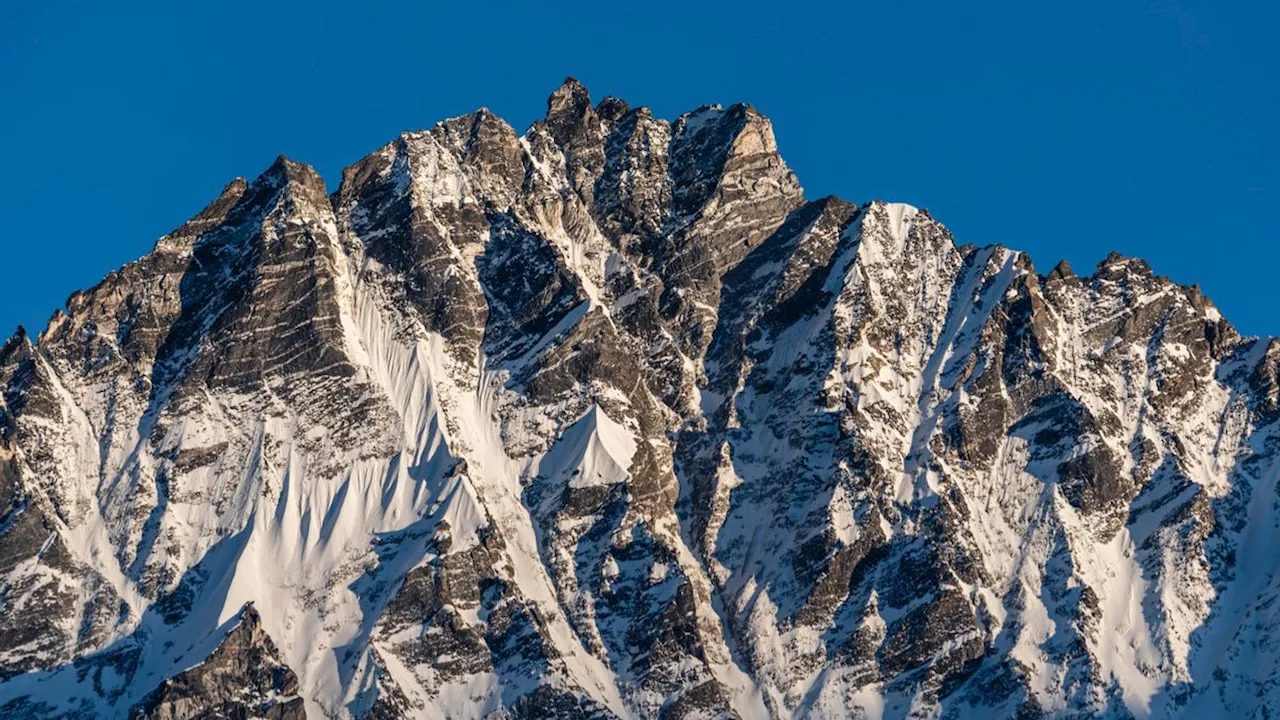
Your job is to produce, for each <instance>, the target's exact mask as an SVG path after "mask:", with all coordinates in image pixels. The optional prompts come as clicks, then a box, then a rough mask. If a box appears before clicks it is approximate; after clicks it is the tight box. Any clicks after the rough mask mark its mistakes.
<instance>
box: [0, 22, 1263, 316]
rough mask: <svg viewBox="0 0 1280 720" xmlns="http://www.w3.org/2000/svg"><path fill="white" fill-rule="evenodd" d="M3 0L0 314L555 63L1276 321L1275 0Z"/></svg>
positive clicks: (537, 110)
mask: <svg viewBox="0 0 1280 720" xmlns="http://www.w3.org/2000/svg"><path fill="white" fill-rule="evenodd" d="M126 4H127V5H128V7H122V6H121V5H120V4H116V3H107V2H66V1H65V0H48V1H47V2H18V3H14V4H13V5H11V6H10V7H8V8H7V10H6V12H5V13H4V15H5V17H4V19H3V20H0V99H3V105H2V106H3V110H0V150H2V151H3V160H4V172H3V173H0V271H2V272H3V276H2V277H0V335H7V334H8V332H9V331H10V330H11V329H12V328H13V326H15V325H16V324H17V323H20V322H21V323H24V324H26V325H28V326H29V327H31V328H33V329H36V328H42V327H43V326H44V324H45V321H46V320H47V318H48V316H49V314H50V313H51V312H52V311H53V310H54V309H55V308H57V307H60V306H61V304H62V303H63V301H64V300H65V298H66V297H67V295H69V294H70V293H71V292H72V291H73V290H75V289H77V288H82V287H88V286H90V285H92V284H94V283H95V282H97V281H98V280H99V279H100V278H101V277H102V276H103V275H104V274H105V273H107V272H108V271H110V270H112V269H113V268H116V267H118V266H120V265H122V264H124V263H125V262H128V261H130V260H132V259H134V258H137V257H139V256H140V255H142V254H144V253H145V252H146V251H148V250H149V249H150V247H151V246H152V244H153V243H154V242H155V239H156V238H157V237H159V236H160V235H162V234H164V233H165V232H167V231H168V230H170V229H172V228H173V227H175V226H177V225H179V224H180V223H181V222H182V221H183V220H185V219H186V218H187V217H189V216H190V215H191V214H193V213H194V212H196V211H197V210H199V209H200V208H201V207H202V206H203V205H204V204H205V203H206V202H207V201H208V200H209V199H211V198H212V197H214V196H215V195H216V194H217V193H218V191H219V190H220V189H221V188H222V187H223V185H225V184H226V182H227V181H228V180H230V179H231V178H232V177H235V176H238V175H239V176H248V177H253V176H256V175H257V174H258V173H259V172H261V171H262V170H263V169H265V168H266V167H267V166H268V165H269V164H270V163H271V161H272V159H273V158H274V157H275V156H276V155H277V154H279V153H282V152H283V153H285V154H287V155H289V156H290V157H292V158H294V159H296V160H301V161H304V162H308V163H311V164H313V165H315V166H316V168H317V169H318V170H319V171H320V172H321V174H322V175H324V177H325V178H326V180H327V181H328V182H329V184H330V189H331V190H332V189H334V188H335V187H336V183H337V181H338V179H339V177H340V171H341V168H342V167H343V166H345V165H347V164H350V163H352V162H355V161H356V160H357V159H359V158H360V157H361V156H363V155H365V154H366V153H368V152H369V151H371V150H373V149H375V148H376V147H378V146H380V145H382V144H384V143H386V142H387V141H389V140H390V139H392V138H393V137H395V136H396V135H397V134H398V133H399V132H400V131H402V130H406V129H417V128H424V127H429V126H431V125H432V124H434V123H435V122H436V121H437V120H439V119H442V118H445V117H449V116H452V115H457V114H460V113H463V112H467V111H470V110H472V109H475V108H477V107H480V106H487V107H489V108H490V109H492V110H493V111H494V112H496V113H498V114H499V115H501V116H503V117H504V118H506V119H507V120H508V121H509V122H510V123H511V124H512V125H514V126H515V127H516V128H517V129H519V130H523V129H524V128H525V127H527V126H528V124H529V123H530V122H532V121H533V120H534V119H535V118H537V117H538V116H540V115H541V114H542V113H543V111H544V109H545V101H546V96H547V95H548V94H549V93H550V92H551V91H552V90H553V89H554V88H555V87H556V86H557V85H559V83H560V82H561V80H563V78H564V77H565V76H566V75H574V76H577V77H578V78H579V79H581V80H582V82H583V83H584V84H585V85H586V86H587V87H588V88H589V89H590V90H591V92H592V96H593V98H595V99H597V100H598V99H600V98H603V97H604V96H605V95H607V94H612V95H617V96H620V97H623V98H625V99H626V100H628V101H629V102H630V103H631V104H633V105H648V106H650V107H651V108H653V109H654V111H655V113H656V114H658V115H661V116H665V117H668V118H671V117H674V116H676V115H677V114H679V113H680V112H682V111H684V110H688V109H692V108H695V107H697V106H699V105H702V104H705V103H714V102H719V103H724V104H730V103H733V102H738V101H745V102H750V103H752V104H754V105H755V106H756V107H758V108H759V109H760V110H761V111H762V112H764V113H765V114H766V115H768V116H769V117H770V118H771V119H772V120H773V122H774V129H775V132H776V134H777V137H778V143H779V145H780V146H781V149H782V152H783V154H784V156H785V158H786V159H787V161H788V162H789V163H790V165H791V167H792V168H793V169H794V170H795V171H796V173H797V175H798V176H799V178H800V181H801V183H802V184H803V185H804V187H805V189H806V191H807V192H808V194H809V195H810V196H811V197H820V196H822V195H826V194H832V193H834V194H837V195H840V196H842V197H845V198H846V199H849V200H852V201H855V202H862V201H864V200H868V199H872V198H881V199H886V200H898V201H903V202H909V203H912V204H915V205H918V206H923V207H927V208H929V209H930V211H931V212H932V213H933V214H934V216H935V217H937V218H939V219H940V220H941V221H942V222H943V223H945V224H946V225H947V226H948V227H950V228H951V229H952V231H953V232H954V233H955V235H956V238H957V240H958V241H959V242H961V243H973V244H977V245H984V244H988V243H1003V244H1006V245H1009V246H1011V247H1014V248H1018V249H1022V250H1026V251H1028V252H1030V253H1031V256H1032V258H1033V259H1034V261H1035V263H1036V266H1037V267H1038V268H1039V269H1040V270H1041V272H1047V271H1048V270H1049V269H1050V268H1051V267H1052V266H1053V265H1054V264H1055V263H1056V262H1057V261H1058V260H1059V259H1060V258H1066V259H1067V260H1069V261H1070V262H1071V264H1072V265H1073V266H1074V267H1075V268H1076V269H1077V271H1080V272H1089V271H1091V270H1092V268H1093V266H1094V265H1095V264H1096V263H1097V262H1098V261H1099V260H1100V259H1102V258H1103V257H1104V256H1105V255H1106V254H1107V253H1108V252H1109V251H1111V250H1119V251H1120V252H1122V253H1125V254H1128V255H1138V256H1142V257H1144V258H1146V259H1147V260H1148V261H1149V262H1150V263H1151V264H1152V266H1153V267H1154V268H1155V270H1156V271H1157V272H1159V273H1161V274H1164V275H1168V276H1170V277H1172V278H1173V279H1175V280H1177V281H1179V282H1182V283H1187V284H1190V283H1199V284H1200V286H1201V287H1202V288H1203V289H1204V290H1205V292H1206V293H1207V294H1208V295H1209V296H1210V297H1211V298H1212V299H1213V300H1214V301H1215V302H1216V303H1217V304H1218V305H1219V307H1221V308H1222V310H1223V312H1224V313H1225V314H1226V315H1227V317H1228V318H1230V319H1231V320H1232V321H1234V322H1235V323H1236V324H1237V326H1238V327H1239V328H1240V329H1241V331H1242V332H1245V333H1247V334H1280V313H1276V312H1274V311H1273V308H1274V307H1275V306H1276V305H1277V303H1276V299H1277V295H1276V293H1274V292H1273V288H1274V287H1275V286H1276V282H1275V279H1274V278H1276V276H1277V273H1278V271H1280V132H1278V130H1280V128H1277V115H1278V114H1280V82H1278V81H1277V74H1280V73H1278V71H1280V50H1277V47H1278V44H1277V43H1276V41H1275V40H1274V38H1273V37H1272V36H1273V34H1274V29H1275V28H1276V27H1277V26H1278V25H1280V9H1278V8H1277V5H1276V4H1274V3H1264V2H1235V3H1224V2H1221V1H1219V2H1211V1H1210V0H1187V1H1185V2H1178V1H1177V0H1161V1H1159V2H1147V1H1137V0H1111V1H1109V2H1095V1H1093V0H1081V1H1079V2H1074V3H1069V4H1067V3H1013V2H1009V3H986V4H983V6H982V7H960V4H954V3H942V2H891V1H890V0H881V1H880V2H877V3H875V4H866V3H835V2H832V3H805V2H790V3H772V2H755V1H754V0H743V1H741V2H734V3H723V2H682V3H666V2H657V1H654V2H647V3H638V2H610V3H535V2H523V3H504V2H453V3H449V4H444V5H439V4H435V3H403V4H386V3H380V4H378V7H362V5H371V4H372V3H354V2H341V3H334V2H324V1H320V2H314V3H305V4H304V3H264V2H256V3H239V2H219V3H200V4H199V5H201V7H198V8H197V7H195V5H196V4H195V3H155V4H150V3H126Z"/></svg>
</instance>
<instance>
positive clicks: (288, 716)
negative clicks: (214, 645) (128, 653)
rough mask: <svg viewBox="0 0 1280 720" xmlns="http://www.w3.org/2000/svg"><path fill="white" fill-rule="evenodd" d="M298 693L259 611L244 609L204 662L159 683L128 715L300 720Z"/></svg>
mask: <svg viewBox="0 0 1280 720" xmlns="http://www.w3.org/2000/svg"><path fill="white" fill-rule="evenodd" d="M297 693H298V677H297V676H296V675H294V674H293V671H292V670H290V669H289V668H287V667H285V666H284V665H283V664H282V663H281V662H280V658H279V654H278V652H277V650H276V646H275V643H273V642H271V638H269V637H267V636H266V634H265V633H264V632H263V631H262V619H261V618H260V617H259V615H258V612H257V611H256V610H254V608H253V605H246V606H245V609H244V611H243V612H241V614H240V616H239V617H238V618H237V619H236V624H235V626H234V627H233V628H232V629H231V631H230V632H228V633H227V634H226V636H225V637H223V639H222V642H220V643H219V644H218V649H217V650H214V651H213V654H211V655H210V656H209V658H208V659H207V660H205V661H204V662H202V663H200V664H199V665H197V666H195V667H193V668H190V669H188V670H184V671H182V672H181V673H179V674H177V675H175V676H173V677H171V678H169V679H167V680H165V681H164V682H162V683H160V687H158V688H156V689H155V690H154V691H152V692H151V693H150V694H148V695H147V697H145V698H144V699H143V701H142V702H141V703H140V704H139V705H138V707H136V708H135V709H134V711H133V713H131V715H132V717H134V718H138V719H139V720H142V719H144V718H145V720H205V719H208V720H212V719H214V718H233V717H244V718H249V717H254V718H267V719H268V720H304V719H305V718H306V712H305V711H304V710H303V703H302V698H300V697H298V696H297Z"/></svg>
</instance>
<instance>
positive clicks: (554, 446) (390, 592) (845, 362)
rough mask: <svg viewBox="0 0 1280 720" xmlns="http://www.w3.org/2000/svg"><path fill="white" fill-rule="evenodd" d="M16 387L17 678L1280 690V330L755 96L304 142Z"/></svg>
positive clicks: (215, 696)
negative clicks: (879, 157)
mask: <svg viewBox="0 0 1280 720" xmlns="http://www.w3.org/2000/svg"><path fill="white" fill-rule="evenodd" d="M0 389H2V390H3V392H0V714H3V715H5V716H15V717H85V718H91V717H93V718H96V717H155V718H161V717H163V718H196V717H226V716H241V715H243V716H266V717H279V718H296V717H308V718H313V719H315V718H348V717H357V718H400V717H406V718H408V717H415V718H416V717H421V718H437V717H449V718H479V717H490V716H496V717H623V718H632V717H635V718H640V717H659V716H661V717H672V718H695V717H740V718H769V717H773V718H791V717H849V716H854V717H857V716H866V717H907V716H913V717H957V718H959V717H992V716H996V717H1004V716H1019V717H1038V716H1049V717H1080V716H1099V717H1116V718H1122V717H1123V718H1127V717H1174V716H1184V715H1193V714H1203V715H1207V716H1233V717H1267V716H1269V715H1271V714H1274V713H1276V712H1280V690H1277V687H1280V685H1278V684H1277V680H1280V678H1277V667H1280V649H1278V648H1280V643H1277V642H1274V641H1273V640H1274V634H1275V633H1276V632H1277V629H1280V617H1277V615H1276V612H1277V611H1276V607H1280V605H1277V602H1276V601H1277V599H1278V598H1280V513H1278V512H1277V480H1278V479H1280V423H1278V422H1277V421H1278V420H1280V343H1277V342H1276V341H1271V340H1260V339H1252V338H1241V337H1239V336H1238V335H1237V333H1236V332H1235V331H1234V330H1233V329H1232V327H1231V326H1230V325H1229V324H1228V323H1227V322H1226V321H1225V320H1223V318H1222V317H1221V316H1220V315H1219V314H1218V312H1217V311H1216V310H1215V309H1214V308H1213V306H1212V305H1211V304H1210V303H1209V302H1208V300H1206V299H1205V298H1204V297H1203V296H1202V295H1201V294H1200V293H1199V291H1198V290H1197V289H1195V288H1187V287H1181V286H1178V285H1175V284H1173V283H1171V282H1169V281H1168V280H1166V279H1163V278H1160V277H1157V276H1155V275H1154V274H1153V273H1152V272H1151V270H1150V269H1149V268H1148V267H1147V266H1146V265H1145V264H1144V263H1143V262H1142V261H1140V260H1135V259H1128V258H1123V257H1120V256H1114V255H1113V256H1111V257H1109V258H1107V259H1106V260H1104V261H1103V262H1102V263H1101V264H1100V265H1099V266H1098V268H1097V269H1096V270H1095V271H1094V273H1093V274H1092V275H1091V276H1088V277H1081V276H1077V275H1076V274H1074V273H1073V272H1072V271H1071V269H1070V268H1068V267H1066V266H1065V264H1064V265H1059V266H1058V267H1056V268H1054V269H1053V270H1052V271H1051V272H1049V273H1047V274H1041V273H1039V272H1037V270H1036V269H1035V268H1034V267H1033V266H1032V264H1031V261H1030V260H1029V259H1028V258H1027V257H1026V256H1025V255H1022V254H1021V253H1018V252H1016V251H1014V250H1010V249H1006V248H1003V247H996V246H988V247H973V246H967V245H966V246H957V245H956V244H955V243H954V242H953V240H952V238H951V236H950V234H949V233H948V232H947V231H946V230H945V228H943V227H942V226H941V225H940V224H939V223H938V222H937V221H935V220H934V219H933V218H932V217H931V216H930V215H929V214H928V213H927V212H926V211H924V210H917V209H915V208H912V207H909V206H906V205H899V204H886V203H882V202H871V203H868V204H866V205H863V206H855V205H852V204H850V203H847V202H844V201H842V200H839V199H837V198H824V199H821V200H816V201H806V200H805V199H804V197H803V195H802V192H801V189H800V186H799V184H798V183H797V181H796V178H795V176H794V175H793V174H792V173H791V172H790V171H789V170H788V169H787V166H786V164H785V163H784V162H783V160H782V158H781V157H780V156H779V155H778V152H777V146H776V144H775V142H774V138H773V131H772V128H771V126H770V124H769V122H768V121H767V120H766V119H765V118H763V117H762V116H761V115H760V114H759V113H757V112H756V111H755V110H754V109H752V108H751V107H749V106H745V105H738V106H734V107H731V108H727V109H726V108H721V107H703V108H700V109H698V110H695V111H693V112H690V113H686V114H685V115H682V116H681V117H679V118H677V119H676V120H675V121H674V122H667V121H664V120H660V119H656V118H654V117H653V116H652V114H651V113H650V112H649V111H648V110H647V109H645V108H634V109H633V108H630V107H628V106H627V105H626V104H625V103H624V102H622V101H621V100H617V99H615V98H606V99H605V100H603V101H602V102H600V103H599V104H595V105H593V104H592V103H591V102H590V100H589V98H588V96H587V92H586V90H585V89H584V88H582V87H581V86H580V85H579V84H578V83H577V82H576V81H573V80H569V81H566V83H565V84H564V86H562V87H561V88H560V89H558V90H557V91H556V92H555V93H554V94H553V95H552V96H551V98H550V100H549V102H548V112H547V117H546V119H545V120H542V121H539V122H537V123H535V124H534V125H533V127H531V128H529V129H528V131H526V132H525V133H524V134H523V135H517V133H516V132H515V131H514V130H513V129H512V128H511V127H510V126H508V125H507V124H505V123H504V122H503V121H502V120H500V119H498V118H497V117H495V116H494V115H492V114H491V113H489V112H488V111H486V110H480V111H478V112H476V113H473V114H471V115H467V116H463V117H459V118H454V119H452V120H447V121H444V122H442V123H440V124H438V125H436V126H435V127H434V128H432V129H430V130H427V131H423V132H412V133H406V134H404V135H402V136H401V137H400V138H398V139H396V140H395V141H394V142H392V143H390V144H388V145H387V146H386V147H384V148H381V149H379V150H377V151H375V152H374V153H372V154H371V155H369V156H368V157H366V158H364V159H363V160H360V161H359V162H357V163H356V164H355V165H352V166H351V167H349V168H348V169H347V170H346V171H345V172H344V173H343V177H342V181H341V184H340V185H339V187H338V188H337V189H336V191H335V192H333V193H332V194H331V195H327V194H326V189H325V186H324V182H323V181H322V180H321V179H320V178H319V176H318V175H316V173H315V172H314V171H313V170H311V169H310V168H308V167H307V166H305V165H301V164H298V163H295V162H292V161H290V160H287V159H285V158H281V159H280V160H278V161H277V162H276V163H275V164H273V165H272V166H271V167H270V168H269V169H268V170H267V171H266V172H265V173H263V174H262V175H261V176H260V177H259V178H257V179H256V180H254V181H253V182H245V181H243V180H236V181H234V182H233V183H231V184H230V185H229V186H228V187H227V189H226V190H225V191H224V192H223V194H222V195H221V196H220V197H218V198H217V199H215V200H214V201H213V202H212V203H211V204H210V205H209V206H208V207H207V208H206V209H205V210H204V211H202V212H201V213H200V214H199V215H197V216H196V217H195V218H193V219H192V220H190V221H189V222H187V223H186V224H184V225H183V226H182V227H180V228H178V229H177V230H175V231H174V232H173V233H172V234H170V235H168V236H166V237H164V238H162V239H161V240H160V241H159V242H158V243H157V245H156V247H155V250H154V251H153V252H152V253H150V254H149V255H147V256H146V257H144V258H142V259H141V260H139V261H137V262H135V263H132V264H130V265H127V266H125V267H124V268H122V269H120V270H119V271H117V272H115V273H112V274H111V275H110V276H108V277H107V278H106V279H105V280H104V281H103V282H102V283H101V284H99V285H98V286H97V287H95V288H93V289H91V290H88V291H85V292H80V293H76V294H75V295H73V296H72V298H71V299H70V301H69V303H68V308H67V311H66V312H65V313H63V312H60V313H57V314H55V316H54V317H53V319H52V320H51V322H50V324H49V326H48V328H46V329H45V330H44V332H42V333H41V334H40V336H39V338H38V339H36V340H32V339H31V338H29V337H28V336H27V335H26V334H25V333H24V332H22V331H19V332H18V334H17V335H15V336H14V337H13V338H12V339H10V340H9V341H8V342H7V343H6V344H5V345H4V346H3V348H2V349H0Z"/></svg>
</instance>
